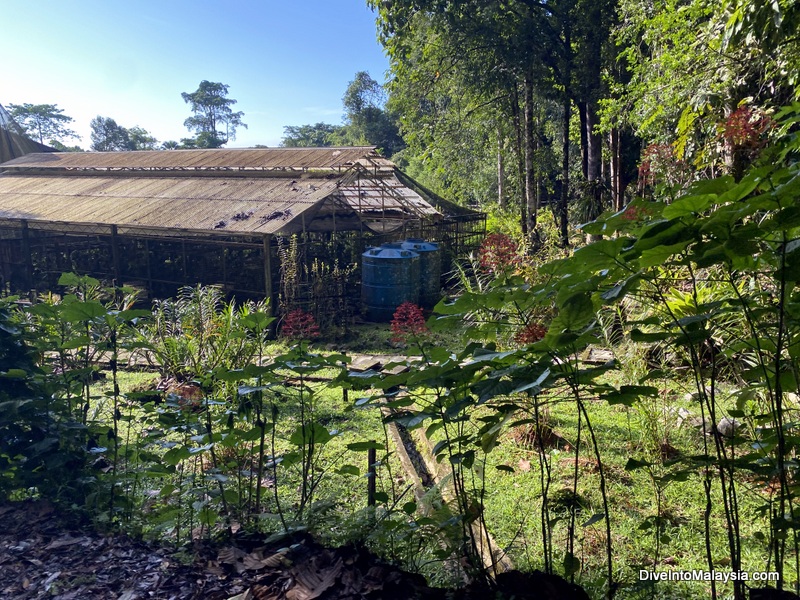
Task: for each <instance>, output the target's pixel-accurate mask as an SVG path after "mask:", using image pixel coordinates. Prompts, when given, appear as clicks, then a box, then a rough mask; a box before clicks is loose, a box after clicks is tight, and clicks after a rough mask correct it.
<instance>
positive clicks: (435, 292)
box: [401, 238, 442, 308]
mask: <svg viewBox="0 0 800 600" xmlns="http://www.w3.org/2000/svg"><path fill="white" fill-rule="evenodd" d="M401 246H402V247H403V248H404V249H405V250H411V251H413V252H416V253H417V254H419V304H420V306H422V307H424V308H433V307H434V306H436V303H437V302H439V300H441V299H442V293H441V290H442V285H441V280H442V252H441V250H440V248H439V244H437V243H436V242H426V241H425V240H423V239H419V238H408V239H407V240H406V241H404V242H403V243H402V244H401Z"/></svg>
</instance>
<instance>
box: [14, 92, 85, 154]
mask: <svg viewBox="0 0 800 600" xmlns="http://www.w3.org/2000/svg"><path fill="white" fill-rule="evenodd" d="M8 108H9V111H10V114H11V117H12V118H13V119H14V120H15V121H16V122H17V123H18V124H19V125H20V126H22V128H23V129H25V131H26V132H27V133H28V135H30V136H32V137H34V138H37V139H38V140H39V143H40V144H44V143H45V142H48V143H50V144H52V143H53V141H57V142H63V140H64V139H70V138H78V139H80V138H79V136H78V134H76V133H75V132H74V131H73V130H71V129H68V128H67V125H68V124H69V123H72V122H73V121H74V119H73V118H72V117H68V116H67V115H65V114H63V113H64V111H63V110H62V109H60V108H58V105H56V104H29V103H27V102H26V103H24V104H9V105H8Z"/></svg>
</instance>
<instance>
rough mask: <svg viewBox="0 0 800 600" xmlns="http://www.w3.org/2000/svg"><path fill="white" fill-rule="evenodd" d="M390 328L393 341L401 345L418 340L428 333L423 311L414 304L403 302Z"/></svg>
mask: <svg viewBox="0 0 800 600" xmlns="http://www.w3.org/2000/svg"><path fill="white" fill-rule="evenodd" d="M389 327H390V328H391V330H392V341H393V342H400V343H405V342H408V341H409V340H418V339H419V338H420V336H421V335H423V334H424V333H426V332H427V331H428V326H427V325H426V324H425V317H424V316H423V314H422V309H421V308H420V307H419V306H417V305H416V304H414V303H413V302H403V303H402V304H401V305H400V306H398V307H397V310H396V311H394V315H393V316H392V322H391V324H390V325H389Z"/></svg>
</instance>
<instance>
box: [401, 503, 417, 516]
mask: <svg viewBox="0 0 800 600" xmlns="http://www.w3.org/2000/svg"><path fill="white" fill-rule="evenodd" d="M403 512H404V513H406V514H407V515H408V516H411V515H413V514H414V513H415V512H417V503H416V502H406V503H405V504H403Z"/></svg>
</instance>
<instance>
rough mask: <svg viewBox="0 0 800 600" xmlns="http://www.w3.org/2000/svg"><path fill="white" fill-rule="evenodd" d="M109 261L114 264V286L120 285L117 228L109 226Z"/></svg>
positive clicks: (120, 270)
mask: <svg viewBox="0 0 800 600" xmlns="http://www.w3.org/2000/svg"><path fill="white" fill-rule="evenodd" d="M111 260H112V261H113V262H114V279H115V280H116V285H117V286H121V285H122V269H121V268H120V263H119V240H118V239H117V226H116V225H112V226H111Z"/></svg>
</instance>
